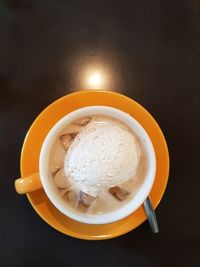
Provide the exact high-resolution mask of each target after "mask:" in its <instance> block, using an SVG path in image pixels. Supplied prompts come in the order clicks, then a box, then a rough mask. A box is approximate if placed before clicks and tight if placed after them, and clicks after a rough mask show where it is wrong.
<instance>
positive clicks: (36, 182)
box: [15, 172, 42, 194]
mask: <svg viewBox="0 0 200 267" xmlns="http://www.w3.org/2000/svg"><path fill="white" fill-rule="evenodd" d="M41 188H42V183H41V180H40V176H39V173H38V172H37V173H33V174H31V175H30V176H27V177H24V178H22V177H21V178H18V179H17V180H15V189H16V191H17V193H18V194H26V193H30V192H33V191H36V190H39V189H41Z"/></svg>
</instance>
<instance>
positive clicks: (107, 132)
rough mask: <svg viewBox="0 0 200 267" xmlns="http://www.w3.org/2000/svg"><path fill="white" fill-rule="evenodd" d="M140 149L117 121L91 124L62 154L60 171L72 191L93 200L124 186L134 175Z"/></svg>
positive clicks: (132, 136)
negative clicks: (62, 164) (62, 172)
mask: <svg viewBox="0 0 200 267" xmlns="http://www.w3.org/2000/svg"><path fill="white" fill-rule="evenodd" d="M140 156H141V148H140V145H139V142H138V140H137V138H136V136H135V135H134V134H133V133H132V132H130V130H129V129H128V128H126V127H125V126H124V125H123V124H121V123H120V122H118V121H117V120H112V119H110V120H106V121H101V120H98V121H95V120H94V121H91V122H90V123H89V124H88V125H86V126H85V127H84V128H83V129H82V131H81V132H80V133H79V134H78V135H77V136H76V137H75V139H74V140H73V143H72V144H71V145H70V147H69V149H68V150H67V152H66V156H65V159H64V171H65V174H66V176H67V177H68V179H69V182H70V183H71V185H72V187H73V188H74V189H76V190H77V191H82V192H85V193H87V194H89V195H92V196H94V197H96V196H98V192H99V190H101V189H109V188H110V187H115V186H118V185H120V184H123V183H125V182H126V181H128V180H129V179H130V178H133V177H134V175H135V174H136V172H137V168H138V165H139V161H140Z"/></svg>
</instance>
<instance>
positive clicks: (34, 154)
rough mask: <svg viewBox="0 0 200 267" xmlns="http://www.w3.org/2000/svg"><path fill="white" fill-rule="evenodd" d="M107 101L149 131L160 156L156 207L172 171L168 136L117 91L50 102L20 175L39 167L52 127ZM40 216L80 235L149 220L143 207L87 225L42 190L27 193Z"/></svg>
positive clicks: (26, 148)
mask: <svg viewBox="0 0 200 267" xmlns="http://www.w3.org/2000/svg"><path fill="white" fill-rule="evenodd" d="M91 105H105V106H111V107H115V108H118V109H121V110H123V111H125V112H128V113H130V114H131V115H132V116H133V117H134V118H135V119H136V120H138V121H139V122H140V124H141V125H142V126H143V127H144V128H145V130H146V131H147V133H148V134H149V136H150V138H151V140H152V143H153V145H154V149H155V152H156V159H157V170H156V177H155V182H154V185H153V188H152V190H151V194H150V196H151V199H152V202H153V205H154V207H157V205H158V204H159V202H160V200H161V198H162V196H163V193H164V191H165V188H166V185H167V180H168V174H169V155H168V149H167V145H166V141H165V138H164V136H163V134H162V132H161V130H160V128H159V126H158V124H157V123H156V121H155V120H154V119H153V117H152V116H151V115H150V114H149V113H148V112H147V111H146V110H145V109H144V108H143V107H142V106H141V105H139V104H138V103H136V102H135V101H133V100H132V99H130V98H128V97H126V96H124V95H121V94H118V93H114V92H107V91H80V92H76V93H72V94H69V95H66V96H64V97H62V98H60V99H58V100H57V101H55V102H54V103H52V104H51V105H50V106H48V107H47V108H46V109H45V110H44V111H43V112H42V113H41V114H40V115H39V116H38V117H37V118H36V120H35V121H34V122H33V124H32V126H31V127H30V129H29V131H28V134H27V136H26V138H25V141H24V144H23V148H22V153H21V175H22V177H25V176H28V175H29V174H31V173H34V172H37V171H38V165H39V155H40V149H41V146H42V143H43V141H44V139H45V136H46V135H47V133H48V131H49V130H50V129H51V127H52V126H53V125H54V124H55V123H56V122H57V121H58V120H59V119H61V118H62V117H63V116H65V115H66V114H67V113H69V112H71V111H73V110H75V109H78V108H81V107H85V106H91ZM27 197H28V199H29V201H30V203H31V205H32V206H33V208H34V209H35V211H36V212H37V213H38V214H39V216H40V217H42V219H43V220H44V221H46V222H47V223H48V224H49V225H51V226H52V227H53V228H55V229H57V230H58V231H60V232H62V233H64V234H66V235H70V236H73V237H77V238H81V239H93V240H100V239H108V238H113V237H116V236H120V235H122V234H125V233H127V232H129V231H131V230H133V229H134V228H136V227H137V226H138V225H140V224H141V223H142V222H144V221H145V220H146V216H145V213H144V211H143V208H142V207H140V208H139V209H138V210H137V211H135V212H134V213H133V214H131V215H130V216H129V217H127V218H125V219H123V220H120V221H118V222H114V223H110V224H104V225H88V224H82V223H79V222H76V221H74V220H72V219H70V218H68V217H66V216H65V215H63V214H62V213H60V212H59V211H58V210H57V209H56V208H55V207H54V206H53V204H51V202H50V201H49V199H48V198H47V196H46V194H45V192H44V191H43V190H39V191H36V192H33V193H29V194H27Z"/></svg>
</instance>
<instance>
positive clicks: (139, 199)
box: [39, 106, 156, 224]
mask: <svg viewBox="0 0 200 267" xmlns="http://www.w3.org/2000/svg"><path fill="white" fill-rule="evenodd" d="M95 114H101V115H108V116H111V117H113V118H116V119H119V120H120V121H122V122H123V123H124V124H126V125H127V126H128V127H129V128H131V129H132V130H133V131H134V132H135V134H136V135H137V137H138V138H139V140H140V142H141V143H142V145H143V148H144V151H145V153H146V158H147V170H146V174H145V178H144V182H143V183H142V185H141V187H140V189H139V190H138V192H137V193H136V195H135V196H134V197H133V198H132V199H131V200H130V201H129V202H127V204H125V205H123V206H122V207H121V208H119V209H117V210H115V211H112V212H108V213H104V214H94V215H93V214H87V213H81V212H79V211H78V210H75V209H74V208H72V207H70V206H69V205H67V204H66V203H65V202H64V200H62V199H61V198H60V197H59V196H58V195H57V193H56V190H55V188H53V186H52V183H51V181H50V179H49V169H48V165H49V152H50V149H51V147H52V144H53V142H54V140H55V138H56V137H57V136H58V134H59V132H60V131H61V130H62V129H63V128H64V127H66V125H67V124H69V123H71V122H72V121H74V120H76V119H78V118H80V117H83V116H89V115H90V116H91V115H95ZM155 173H156V157H155V152H154V148H153V145H152V143H151V140H150V138H149V136H148V134H147V133H146V131H145V130H144V128H143V127H142V126H141V125H140V124H139V123H138V121H136V120H135V119H134V118H133V117H132V116H130V115H129V114H128V113H125V112H123V111H121V110H119V109H116V108H112V107H107V106H88V107H84V108H80V109H77V110H75V111H73V112H71V113H69V114H67V115H66V116H64V117H63V118H62V119H60V120H59V121H58V122H57V123H56V124H55V125H54V126H53V127H52V129H51V130H50V131H49V133H48V135H47V136H46V138H45V140H44V143H43V145H42V149H41V152H40V160H39V174H40V179H41V182H42V185H43V188H44V190H45V192H46V194H47V196H48V198H49V199H50V201H51V202H52V203H53V205H54V206H55V207H56V208H57V209H58V210H59V211H60V212H62V213H63V214H64V215H66V216H68V217H70V218H71V219H74V220H76V221H79V222H82V223H87V224H105V223H112V222H115V221H118V220H120V219H123V218H125V217H127V216H128V215H130V214H131V213H133V212H134V211H135V210H136V209H137V208H139V207H140V206H141V205H142V203H143V202H144V200H145V199H146V198H147V196H148V195H149V193H150V190H151V188H152V185H153V182H154V178H155Z"/></svg>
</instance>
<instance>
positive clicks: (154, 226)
mask: <svg viewBox="0 0 200 267" xmlns="http://www.w3.org/2000/svg"><path fill="white" fill-rule="evenodd" d="M143 206H144V210H145V213H146V215H147V219H148V221H149V224H150V226H151V230H152V231H153V233H155V234H156V233H158V232H159V227H158V221H157V218H156V214H155V211H154V208H153V205H152V202H151V200H150V198H149V197H147V198H146V200H145V201H144V203H143Z"/></svg>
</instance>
